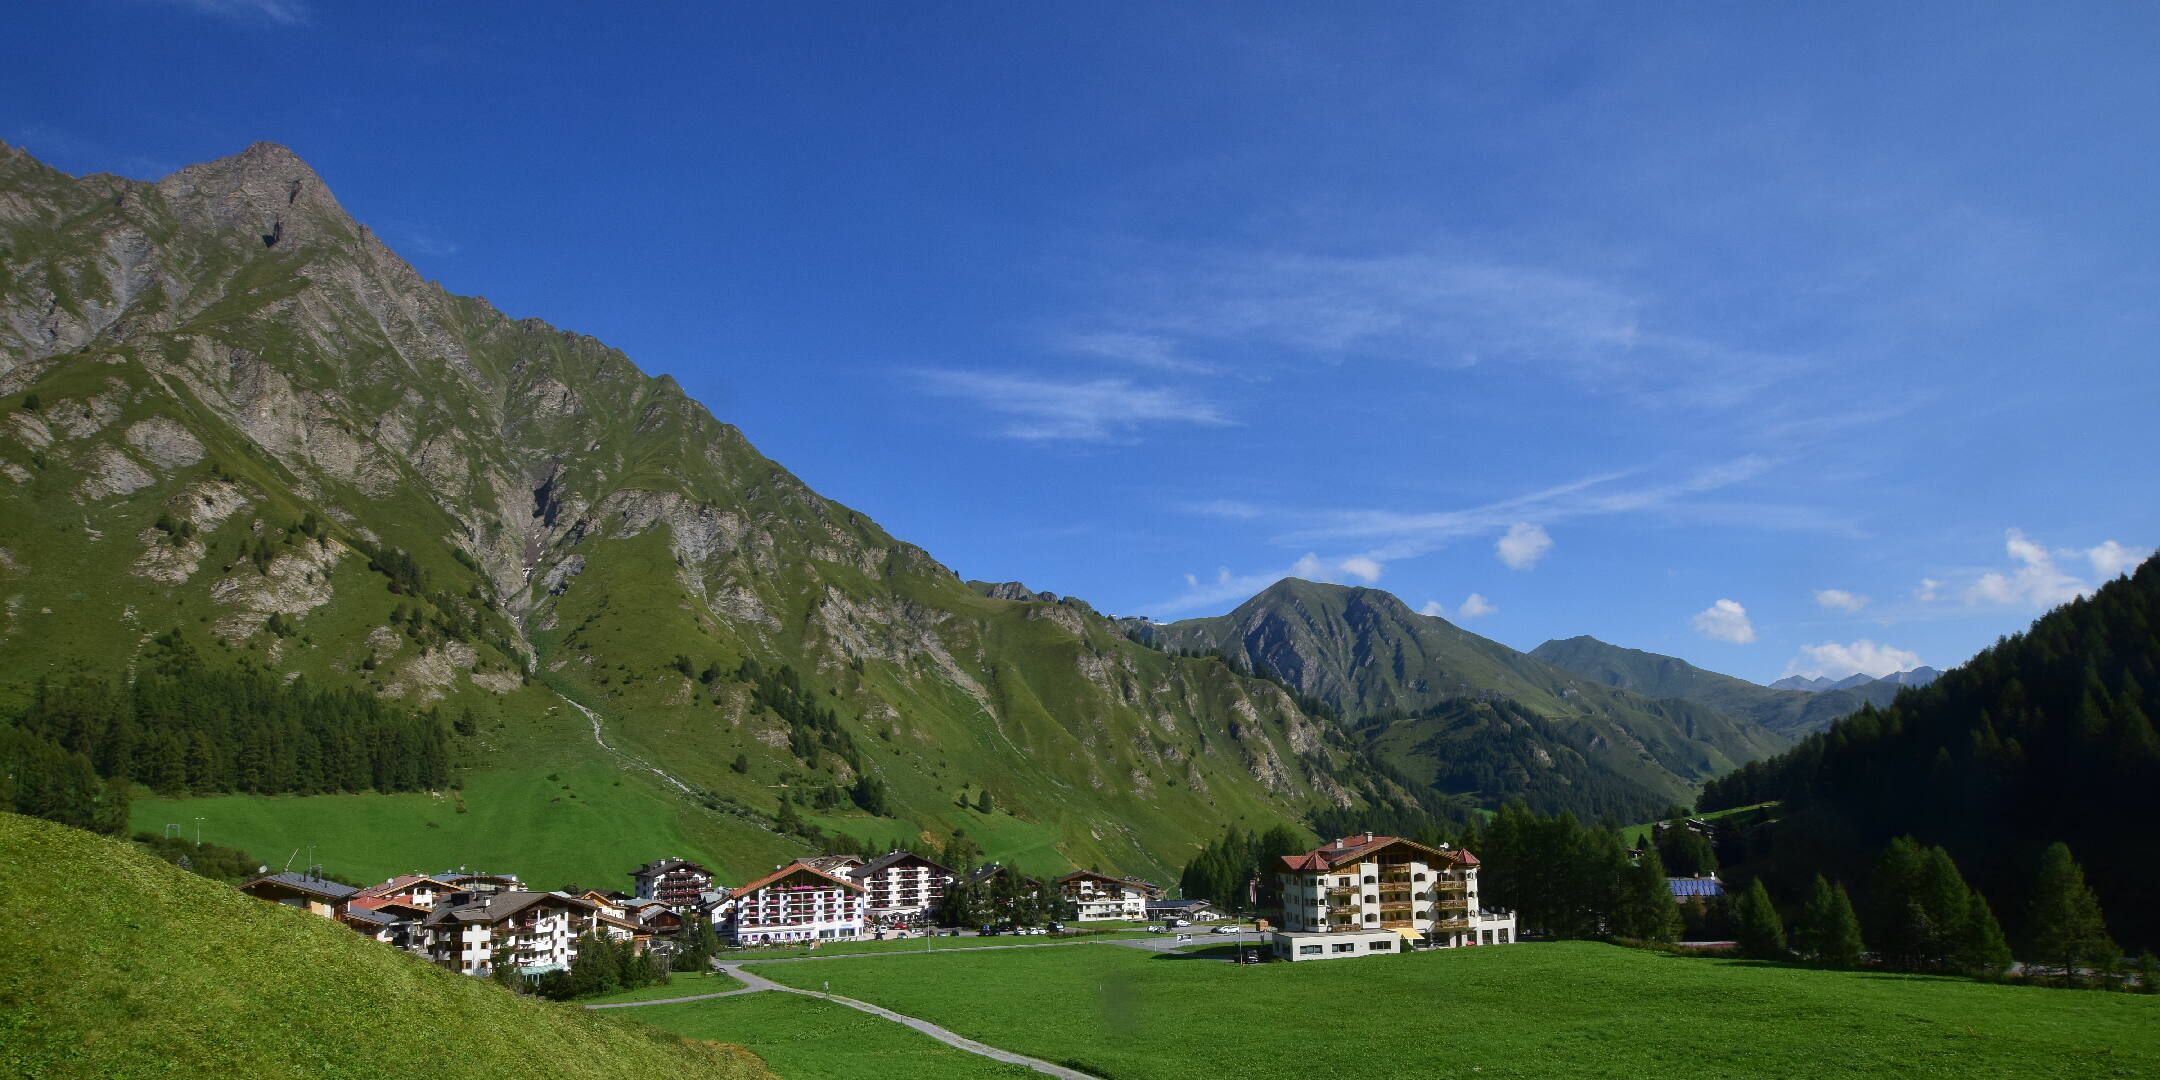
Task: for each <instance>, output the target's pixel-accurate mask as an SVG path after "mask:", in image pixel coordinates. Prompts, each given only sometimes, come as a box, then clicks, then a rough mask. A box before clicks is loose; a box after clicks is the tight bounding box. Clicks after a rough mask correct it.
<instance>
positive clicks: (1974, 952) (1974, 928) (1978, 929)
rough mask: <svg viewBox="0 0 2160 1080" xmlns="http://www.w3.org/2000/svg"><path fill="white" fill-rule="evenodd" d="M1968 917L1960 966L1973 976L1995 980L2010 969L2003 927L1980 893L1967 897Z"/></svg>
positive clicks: (1959, 947)
mask: <svg viewBox="0 0 2160 1080" xmlns="http://www.w3.org/2000/svg"><path fill="white" fill-rule="evenodd" d="M1965 903H1966V914H1965V920H1964V925H1963V926H1962V927H1961V928H1960V935H1961V936H1960V938H1959V940H1958V943H1957V951H1956V953H1955V956H1954V960H1955V963H1956V965H1957V967H1958V968H1959V969H1960V970H1962V971H1964V972H1966V973H1967V974H1971V975H1978V976H1980V977H1981V978H1986V979H1992V978H1995V977H1996V976H1999V975H2001V974H2002V973H2003V972H2004V971H2006V970H2008V969H2009V967H2010V962H2011V956H2010V943H2009V942H2007V941H2005V940H2004V939H2003V932H2002V925H2001V924H2000V923H1997V922H1996V921H1995V912H1994V910H1993V909H1991V908H1989V907H1988V902H1987V898H1986V897H1984V896H1981V895H1980V890H1978V889H1973V890H1971V891H1970V892H1968V893H1967V894H1966V899H1965Z"/></svg>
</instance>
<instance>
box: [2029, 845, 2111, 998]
mask: <svg viewBox="0 0 2160 1080" xmlns="http://www.w3.org/2000/svg"><path fill="white" fill-rule="evenodd" d="M2027 925H2029V926H2031V927H2032V950H2031V951H2032V959H2033V961H2034V962H2035V963H2036V964H2039V965H2042V966H2044V967H2049V968H2054V969H2057V970H2060V971H2061V972H2062V974H2063V977H2064V978H2066V979H2074V978H2075V977H2076V976H2077V973H2078V970H2079V969H2080V968H2087V967H2107V966H2110V965H2112V964H2113V963H2114V962H2115V961H2117V960H2118V959H2120V957H2121V955H2122V951H2121V950H2120V949H2118V948H2117V947H2116V945H2115V942H2114V940H2113V939H2111V938H2109V937H2108V932H2107V922H2106V920H2105V919H2104V918H2102V917H2101V914H2100V900H2099V898H2098V897H2096V896H2094V895H2093V891H2092V889H2091V887H2089V886H2088V885H2086V884H2085V871H2084V870H2083V869H2082V868H2080V867H2079V866H2078V864H2077V860H2076V859H2073V858H2071V857H2070V847H2069V845H2067V844H2064V843H2062V842H2061V841H2057V842H2055V843H2053V844H2050V845H2048V849H2047V851H2045V852H2043V853H2042V854H2041V856H2040V878H2039V881H2038V883H2037V885H2036V886H2035V888H2034V890H2033V901H2032V914H2031V915H2030V916H2029V918H2028V922H2027Z"/></svg>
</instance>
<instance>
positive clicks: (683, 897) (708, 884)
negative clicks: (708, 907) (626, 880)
mask: <svg viewBox="0 0 2160 1080" xmlns="http://www.w3.org/2000/svg"><path fill="white" fill-rule="evenodd" d="M630 877H631V879H632V880H634V881H636V882H637V895H638V899H640V900H658V901H660V902H661V903H663V904H666V905H667V906H669V907H671V908H674V909H675V910H676V911H678V912H680V911H691V910H694V909H696V907H697V902H698V894H699V893H702V892H704V891H706V890H708V889H710V888H712V871H710V870H707V869H705V868H704V867H702V866H699V865H698V864H696V863H694V862H690V861H688V860H686V859H655V860H654V861H652V862H649V863H646V864H645V865H643V866H640V867H638V868H637V869H635V870H632V871H631V872H630Z"/></svg>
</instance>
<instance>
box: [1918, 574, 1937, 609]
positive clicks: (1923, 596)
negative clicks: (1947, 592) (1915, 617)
mask: <svg viewBox="0 0 2160 1080" xmlns="http://www.w3.org/2000/svg"><path fill="white" fill-rule="evenodd" d="M1942 586H1943V583H1942V582H1940V581H1937V580H1935V579H1934V578H1931V577H1924V578H1921V579H1920V587H1919V588H1917V589H1914V590H1913V599H1915V600H1918V601H1920V602H1921V603H1923V604H1932V603H1934V602H1935V601H1937V600H1940V599H1942Z"/></svg>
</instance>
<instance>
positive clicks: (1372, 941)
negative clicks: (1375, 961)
mask: <svg viewBox="0 0 2160 1080" xmlns="http://www.w3.org/2000/svg"><path fill="white" fill-rule="evenodd" d="M1277 871H1278V873H1279V874H1280V875H1281V877H1282V886H1283V889H1282V896H1283V928H1282V930H1281V931H1279V932H1277V933H1276V934H1275V938H1274V951H1275V955H1276V956H1278V957H1280V958H1282V959H1284V960H1336V959H1344V958H1347V957H1353V956H1371V955H1375V954H1394V953H1398V952H1402V951H1404V950H1407V949H1410V948H1413V947H1419V946H1437V947H1440V948H1457V947H1462V946H1470V945H1506V944H1509V943H1510V942H1513V941H1514V940H1515V915H1514V913H1513V912H1505V911H1487V910H1485V909H1483V908H1482V907H1480V906H1479V904H1478V860H1477V856H1475V855H1472V854H1471V853H1469V852H1468V851H1462V850H1458V849H1453V848H1449V847H1447V846H1446V845H1444V844H1443V845H1441V846H1440V847H1430V846H1427V845H1425V844H1420V843H1418V842H1417V841H1415V840H1406V839H1403V838H1402V837H1399V836H1375V835H1373V834H1372V833H1365V834H1364V835H1362V836H1345V837H1342V838H1341V839H1338V840H1333V841H1330V842H1329V843H1326V844H1323V845H1321V846H1320V847H1317V848H1314V849H1313V850H1311V851H1308V852H1306V853H1304V854H1302V855H1285V856H1283V857H1282V861H1281V863H1280V865H1279V866H1278V867H1277Z"/></svg>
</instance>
